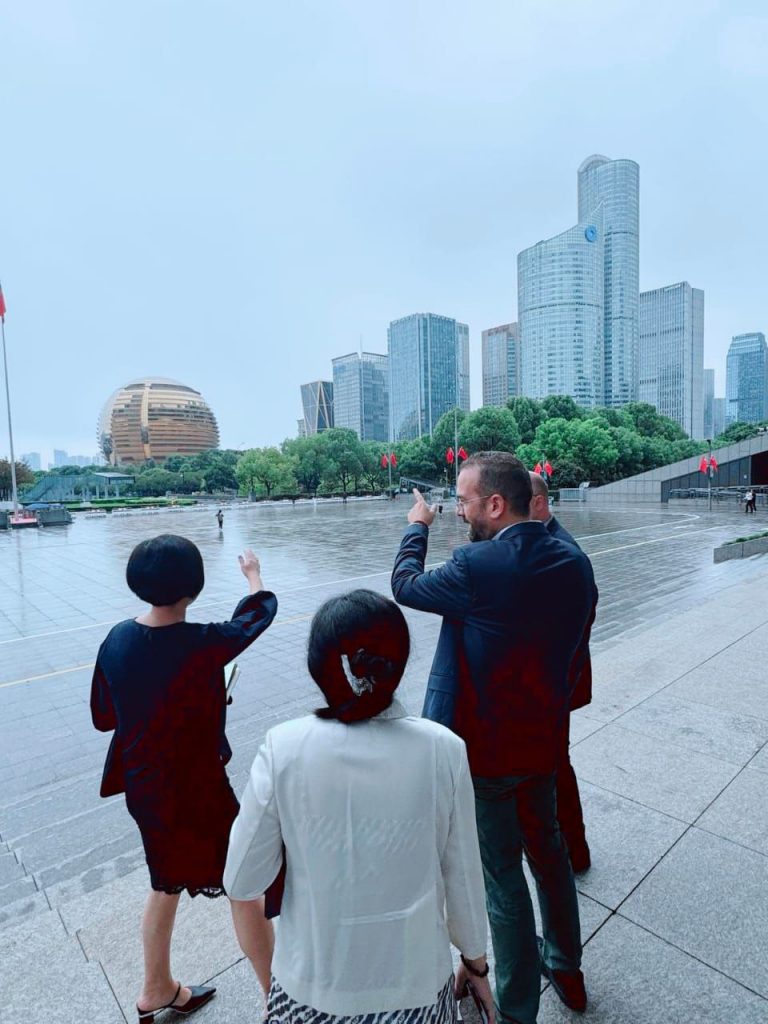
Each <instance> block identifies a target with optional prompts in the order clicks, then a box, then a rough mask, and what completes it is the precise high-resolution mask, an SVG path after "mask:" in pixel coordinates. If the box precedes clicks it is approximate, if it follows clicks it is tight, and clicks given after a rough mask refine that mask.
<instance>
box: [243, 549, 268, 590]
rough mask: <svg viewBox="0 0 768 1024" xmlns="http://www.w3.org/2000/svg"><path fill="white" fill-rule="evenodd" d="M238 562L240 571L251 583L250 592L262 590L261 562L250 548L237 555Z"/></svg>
mask: <svg viewBox="0 0 768 1024" xmlns="http://www.w3.org/2000/svg"><path fill="white" fill-rule="evenodd" d="M237 560H238V562H239V563H240V571H241V572H242V574H243V576H245V578H246V579H247V580H248V582H249V583H250V585H251V593H252V594H255V593H256V592H257V591H258V590H263V589H264V587H263V586H262V584H261V563H260V562H259V560H258V558H257V557H256V555H255V554H254V552H253V551H252V550H251V549H250V548H246V549H245V551H243V553H242V554H241V555H238V556H237Z"/></svg>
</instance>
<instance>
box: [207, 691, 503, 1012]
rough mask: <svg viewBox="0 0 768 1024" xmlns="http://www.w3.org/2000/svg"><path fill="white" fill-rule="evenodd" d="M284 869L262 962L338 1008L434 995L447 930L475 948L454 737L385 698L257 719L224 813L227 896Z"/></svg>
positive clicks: (481, 932) (476, 904)
mask: <svg viewBox="0 0 768 1024" xmlns="http://www.w3.org/2000/svg"><path fill="white" fill-rule="evenodd" d="M283 843H285V848H286V865H287V871H286V880H285V894H284V897H283V904H282V910H281V914H280V919H279V924H278V929H277V938H276V945H275V955H274V959H273V963H272V973H273V975H274V977H275V979H276V980H277V981H278V983H279V984H280V986H281V987H282V988H283V990H284V991H285V992H286V993H287V994H288V995H289V996H291V997H292V998H293V999H295V1000H296V1001H297V1002H299V1003H300V1004H302V1005H306V1006H311V1007H313V1008H314V1009H316V1010H320V1011H323V1012H325V1013H331V1014H337V1015H339V1016H351V1015H353V1014H357V1013H359V1014H363V1013H374V1012H376V1011H385V1010H398V1009H405V1008H410V1007H416V1006H428V1005H430V1004H431V1003H434V1001H435V999H436V997H437V994H438V992H439V991H440V989H441V988H442V987H443V985H445V983H446V981H447V980H448V978H449V976H450V974H451V954H450V947H449V936H450V941H451V942H453V944H454V945H455V946H456V947H457V948H458V949H459V950H460V952H462V953H463V954H464V955H465V956H466V957H469V958H475V957H478V956H482V955H483V954H484V953H485V951H486V935H487V922H486V915H485V893H484V888H483V875H482V867H481V863H480V849H479V845H478V839H477V827H476V824H475V803H474V792H473V788H472V780H471V778H470V775H469V767H468V764H467V755H466V750H465V747H464V742H463V740H461V739H460V738H459V737H458V736H456V735H454V733H452V732H450V731H449V730H448V729H445V728H443V726H441V725H437V724H436V723H435V722H429V721H427V720H426V719H423V718H413V717H411V716H409V715H407V714H406V712H405V709H404V708H403V706H402V705H401V704H400V703H399V702H398V701H394V702H393V703H392V705H391V707H389V708H387V710H386V711H384V712H382V713H381V714H380V715H378V716H377V717H376V718H373V719H371V720H370V721H367V722H359V723H356V724H354V725H344V724H342V723H340V722H336V721H325V720H322V719H319V718H317V717H315V716H311V717H307V718H300V719H296V720H295V721H292V722H285V723H284V724H282V725H278V726H277V727H276V728H274V729H270V731H269V732H268V733H267V736H266V739H265V741H264V744H263V745H262V747H261V749H260V750H259V752H258V754H257V755H256V759H255V761H254V762H253V767H252V768H251V775H250V779H249V782H248V785H247V787H246V790H245V793H244V794H243V798H242V806H241V808H240V814H239V815H238V817H237V819H236V820H235V823H234V825H233V826H232V832H231V835H230V841H229V854H228V856H227V866H226V869H225V872H224V887H225V888H226V890H227V893H228V894H229V896H231V897H232V898H233V899H237V900H248V899H254V898H255V897H257V896H260V895H261V894H262V893H263V892H264V890H265V889H266V888H267V887H268V886H269V885H270V883H271V882H272V881H273V880H274V879H275V877H276V876H277V873H278V870H279V868H280V864H281V850H282V844H283Z"/></svg>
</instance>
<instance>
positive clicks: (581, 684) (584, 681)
mask: <svg viewBox="0 0 768 1024" xmlns="http://www.w3.org/2000/svg"><path fill="white" fill-rule="evenodd" d="M546 527H547V529H548V530H549V532H550V533H551V534H552V536H553V537H557V538H558V539H559V540H564V541H565V543H566V544H575V545H576V547H577V548H578V547H579V543H578V541H577V540H576V538H575V537H574V536H573V534H571V533H569V532H568V530H566V528H565V527H564V526H563V524H562V523H561V522H559V521H558V520H557V519H555V517H554V516H552V517H551V518H550V519H549V520H548V522H547V523H546ZM579 550H581V548H579ZM598 596H599V595H598V592H597V585H595V592H594V599H593V602H592V613H591V615H590V616H589V621H588V622H587V625H586V628H585V630H584V636H583V637H582V638H581V643H580V644H579V649H578V651H577V652H576V657H575V658H574V659H573V664H572V665H571V701H570V708H571V711H575V710H576V709H577V708H583V707H585V706H586V705H587V704H591V703H592V657H591V655H590V653H589V637H590V635H591V633H592V626H593V624H594V621H595V615H596V614H597V599H598Z"/></svg>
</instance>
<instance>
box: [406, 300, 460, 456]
mask: <svg viewBox="0 0 768 1024" xmlns="http://www.w3.org/2000/svg"><path fill="white" fill-rule="evenodd" d="M387 346H388V355H389V429H390V438H391V440H393V441H409V440H412V439H413V438H416V437H421V436H422V435H423V434H431V433H432V431H433V430H434V428H435V424H436V423H437V421H438V420H439V419H440V417H441V416H442V415H443V413H445V412H448V410H449V409H453V408H455V407H456V406H458V407H459V408H460V409H464V410H466V411H467V412H469V328H468V327H467V325H466V324H462V323H458V322H457V321H456V320H452V319H451V318H450V317H447V316H437V315H436V314H434V313H414V314H412V315H411V316H406V317H403V318H402V319H400V320H393V321H392V323H391V324H390V325H389V330H388V331H387Z"/></svg>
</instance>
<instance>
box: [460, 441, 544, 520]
mask: <svg viewBox="0 0 768 1024" xmlns="http://www.w3.org/2000/svg"><path fill="white" fill-rule="evenodd" d="M470 466H477V468H478V469H479V470H480V479H479V481H478V486H479V488H480V491H481V493H482V494H500V495H501V497H502V498H504V500H505V501H506V503H507V505H509V509H510V511H511V512H513V513H514V514H515V515H517V516H527V515H528V510H529V505H530V504H531V498H532V497H533V486H532V484H531V478H530V476H529V474H528V470H527V469H526V468H525V466H524V465H523V464H522V462H521V461H520V459H518V458H517V457H516V456H514V455H512V454H511V453H510V452H477V453H476V454H475V455H470V457H469V458H468V459H467V461H466V462H465V463H464V465H463V466H462V467H461V468H462V469H468V468H469V467H470Z"/></svg>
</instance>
